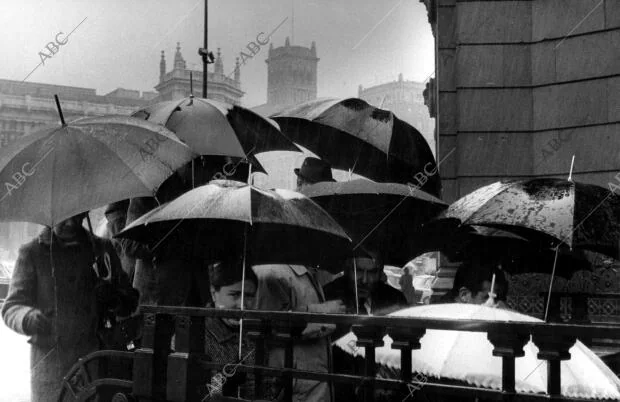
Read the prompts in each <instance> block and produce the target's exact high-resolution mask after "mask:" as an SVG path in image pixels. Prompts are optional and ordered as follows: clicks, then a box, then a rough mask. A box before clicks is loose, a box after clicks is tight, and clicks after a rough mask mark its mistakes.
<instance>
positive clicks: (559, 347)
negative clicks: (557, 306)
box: [532, 326, 577, 397]
mask: <svg viewBox="0 0 620 402" xmlns="http://www.w3.org/2000/svg"><path fill="white" fill-rule="evenodd" d="M532 341H533V342H534V344H535V345H536V346H537V347H538V349H539V352H538V358H539V359H541V360H546V361H547V393H548V394H549V395H550V396H551V397H560V396H561V395H562V380H561V375H562V372H561V368H560V363H561V362H562V360H570V353H569V350H570V348H572V347H573V345H574V344H575V342H576V341H577V338H576V337H574V336H563V335H559V334H557V333H556V330H555V328H553V326H550V327H544V328H543V327H539V328H535V329H534V331H533V333H532Z"/></svg>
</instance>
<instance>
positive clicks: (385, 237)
mask: <svg viewBox="0 0 620 402" xmlns="http://www.w3.org/2000/svg"><path fill="white" fill-rule="evenodd" d="M301 192H302V193H303V194H304V195H306V196H307V197H310V198H311V199H312V200H313V201H315V202H316V203H317V204H319V205H320V206H321V207H323V208H324V209H325V210H326V211H327V212H329V213H330V215H331V216H333V217H334V218H335V219H336V221H338V223H340V224H341V225H342V226H343V227H344V228H345V229H346V230H347V232H348V233H349V235H350V236H351V237H352V239H353V240H354V244H355V245H356V246H358V245H360V246H362V247H364V246H366V247H370V248H374V249H378V250H381V251H382V254H383V260H384V263H385V264H389V265H397V266H402V265H404V264H406V263H407V262H408V261H410V260H411V259H412V258H413V257H415V253H416V250H417V247H418V246H417V244H418V243H419V241H420V238H419V237H418V234H419V231H420V228H421V225H422V224H423V223H424V222H426V221H428V220H429V219H431V218H433V217H435V216H436V215H437V214H438V213H440V212H441V211H442V210H443V209H445V208H446V207H447V204H445V203H444V202H443V201H441V200H440V199H438V198H436V197H434V196H432V195H430V194H428V193H426V192H424V191H421V190H418V189H416V188H413V187H410V186H406V185H404V184H399V183H376V182H373V181H370V180H366V179H356V180H351V181H346V182H321V183H317V184H313V185H310V186H307V187H304V189H303V190H302V191H301Z"/></svg>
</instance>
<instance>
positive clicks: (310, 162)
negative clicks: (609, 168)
mask: <svg viewBox="0 0 620 402" xmlns="http://www.w3.org/2000/svg"><path fill="white" fill-rule="evenodd" d="M294 172H295V174H296V175H297V176H299V177H301V178H302V179H304V180H306V181H308V182H310V183H318V182H320V181H336V180H334V178H333V177H332V166H331V165H330V164H329V163H327V162H325V161H324V160H322V159H319V158H313V157H308V158H306V159H304V162H303V163H302V164H301V169H295V170H294Z"/></svg>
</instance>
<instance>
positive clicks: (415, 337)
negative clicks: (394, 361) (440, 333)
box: [387, 327, 426, 395]
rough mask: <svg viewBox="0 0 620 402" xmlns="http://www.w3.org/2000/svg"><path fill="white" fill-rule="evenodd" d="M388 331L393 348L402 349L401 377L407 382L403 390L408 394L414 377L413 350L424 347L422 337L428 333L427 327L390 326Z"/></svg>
mask: <svg viewBox="0 0 620 402" xmlns="http://www.w3.org/2000/svg"><path fill="white" fill-rule="evenodd" d="M387 333H388V335H390V338H392V349H400V379H401V380H402V381H403V382H404V383H405V385H404V389H403V391H404V392H405V395H408V394H409V390H410V386H409V384H411V378H412V377H413V373H412V367H411V365H412V362H411V360H412V359H411V351H412V350H417V349H420V348H421V347H422V345H421V344H420V339H422V337H423V336H424V335H425V334H426V329H425V328H402V327H390V328H388V329H387ZM414 387H417V385H415V386H414Z"/></svg>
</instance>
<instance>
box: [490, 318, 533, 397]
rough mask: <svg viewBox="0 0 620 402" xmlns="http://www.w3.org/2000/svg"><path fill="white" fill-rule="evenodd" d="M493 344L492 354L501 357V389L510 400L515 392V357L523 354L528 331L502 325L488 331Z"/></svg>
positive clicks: (528, 337) (528, 335)
mask: <svg viewBox="0 0 620 402" xmlns="http://www.w3.org/2000/svg"><path fill="white" fill-rule="evenodd" d="M487 338H488V339H489V341H490V342H491V343H492V344H493V356H499V357H501V358H502V391H504V399H505V400H510V399H511V398H512V397H513V395H514V394H515V392H516V390H515V358H516V357H522V356H525V352H524V351H523V347H524V346H525V344H527V342H528V341H529V340H530V334H529V333H520V332H518V331H517V330H516V329H515V328H512V327H509V326H502V327H501V328H500V329H497V330H494V331H491V332H489V333H488V335H487Z"/></svg>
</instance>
